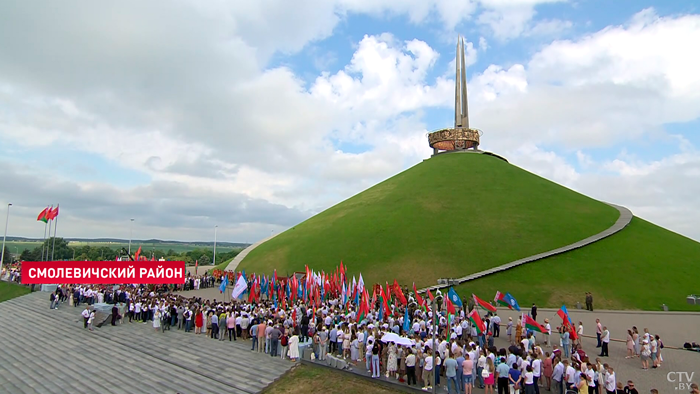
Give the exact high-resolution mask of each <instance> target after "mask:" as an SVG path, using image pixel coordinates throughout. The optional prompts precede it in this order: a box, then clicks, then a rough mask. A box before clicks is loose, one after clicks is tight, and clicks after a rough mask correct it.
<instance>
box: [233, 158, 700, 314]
mask: <svg viewBox="0 0 700 394" xmlns="http://www.w3.org/2000/svg"><path fill="white" fill-rule="evenodd" d="M618 217H619V213H618V212H617V210H615V209H614V208H612V207H610V206H608V205H606V204H603V203H601V202H598V201H595V200H592V199H590V198H588V197H586V196H583V195H581V194H579V193H576V192H574V191H572V190H570V189H567V188H565V187H562V186H560V185H557V184H555V183H553V182H550V181H548V180H545V179H543V178H540V177H538V176H536V175H533V174H531V173H529V172H527V171H524V170H522V169H520V168H518V167H515V166H513V165H510V164H508V163H506V162H504V161H501V160H499V159H497V158H494V157H490V156H485V155H476V154H451V155H443V156H437V157H434V158H431V159H430V160H427V161H424V162H423V163H420V164H418V165H416V166H414V167H412V168H410V169H408V170H406V171H404V172H403V173H401V174H398V175H396V176H394V177H392V178H390V179H388V180H386V181H384V182H382V183H380V184H378V185H376V186H374V187H372V188H370V189H368V190H366V191H364V192H362V193H360V194H358V195H356V196H354V197H352V198H350V199H348V200H346V201H343V202H341V203H339V204H338V205H336V206H334V207H332V208H329V209H328V210H326V211H324V212H322V213H320V214H318V215H316V216H314V217H312V218H310V219H309V220H307V221H305V222H303V223H301V224H299V225H297V226H296V227H294V228H292V229H290V230H288V231H286V232H284V233H282V234H280V235H278V236H277V237H275V238H273V239H272V240H270V241H268V242H266V243H264V244H262V245H261V246H259V247H258V248H256V249H254V250H253V251H252V252H251V253H250V254H249V255H248V256H247V257H246V259H245V260H243V262H242V263H241V265H240V267H241V268H243V269H245V270H246V271H248V272H260V273H272V270H273V269H275V268H277V271H278V273H279V272H281V273H285V272H287V273H289V272H292V271H301V270H303V269H304V265H305V264H308V265H309V267H312V268H313V269H315V270H321V269H323V270H325V271H327V272H329V271H332V270H334V269H335V267H336V265H337V264H338V263H339V262H340V261H341V260H342V261H343V262H344V263H345V264H346V265H347V266H348V267H349V274H350V275H356V274H358V273H359V272H362V275H363V277H364V279H365V283H377V282H379V283H384V282H385V281H393V280H394V279H395V278H396V279H398V281H399V282H400V283H402V284H406V285H408V286H410V285H411V283H412V282H414V281H415V283H416V285H417V286H419V287H421V286H426V285H433V284H435V283H436V280H437V279H438V278H453V277H461V276H465V275H468V274H470V273H474V272H478V271H482V270H485V269H488V268H491V267H494V266H498V265H501V264H505V263H508V262H511V261H514V260H517V259H520V258H523V257H527V256H531V255H534V254H537V253H541V252H544V251H548V250H552V249H555V248H558V247H561V246H565V245H568V244H571V243H573V242H576V241H579V240H582V239H584V238H587V237H588V236H591V235H593V234H596V233H598V232H600V231H602V230H604V229H606V228H608V227H610V226H611V225H612V224H613V223H614V222H615V221H616V220H617V218H618ZM698 277H700V243H698V242H695V241H693V240H691V239H688V238H685V237H683V236H681V235H678V234H676V233H673V232H671V231H668V230H666V229H663V228H661V227H658V226H655V225H653V224H651V223H648V222H646V221H644V220H642V219H639V218H634V220H633V221H632V223H631V224H630V225H629V226H628V227H627V228H625V229H624V230H622V231H621V232H619V233H617V234H615V235H613V236H611V237H610V238H607V239H604V240H602V241H599V242H597V243H595V244H593V245H589V246H586V247H584V248H581V249H578V250H575V251H573V252H569V253H565V254H562V255H559V256H556V257H552V258H549V259H545V260H542V261H540V262H535V263H530V264H526V265H524V266H521V267H517V268H515V269H512V270H509V271H506V272H503V273H498V274H495V275H492V276H488V277H485V278H482V279H479V280H476V281H473V282H469V283H466V284H463V285H461V286H458V287H457V291H458V293H459V294H460V295H462V297H468V296H469V295H470V294H471V293H476V294H478V295H479V296H480V297H482V298H484V299H489V300H490V299H492V297H493V296H494V294H495V293H496V291H497V290H499V291H502V292H506V291H507V292H510V293H512V294H513V295H514V296H515V297H516V299H518V300H519V302H520V304H521V305H530V304H531V303H533V302H534V303H537V304H538V305H540V306H544V307H559V306H561V305H562V304H564V303H566V304H569V305H574V304H575V303H576V302H577V301H580V302H582V303H583V301H584V293H585V292H587V291H590V292H592V293H593V294H594V295H595V297H596V298H595V299H596V306H597V307H598V308H603V309H644V310H661V304H663V303H665V304H666V305H668V306H669V308H670V309H671V310H697V309H698V308H697V307H695V306H691V305H687V304H686V296H687V295H689V294H698V293H700V281H698V279H697V278H698Z"/></svg>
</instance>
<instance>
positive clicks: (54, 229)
mask: <svg viewBox="0 0 700 394" xmlns="http://www.w3.org/2000/svg"><path fill="white" fill-rule="evenodd" d="M59 206H60V204H58V205H56V211H58V207H59ZM53 220H54V222H53V244H52V245H51V261H53V250H54V248H55V247H56V227H58V212H56V217H55V218H54V219H53ZM47 254H48V253H47Z"/></svg>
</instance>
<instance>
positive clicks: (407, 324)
mask: <svg viewBox="0 0 700 394" xmlns="http://www.w3.org/2000/svg"><path fill="white" fill-rule="evenodd" d="M410 330H411V318H410V317H409V315H408V308H406V311H405V312H404V316H403V331H404V335H408V332H409V331H410Z"/></svg>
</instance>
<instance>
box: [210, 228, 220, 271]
mask: <svg viewBox="0 0 700 394" xmlns="http://www.w3.org/2000/svg"><path fill="white" fill-rule="evenodd" d="M218 228H219V226H214V259H213V260H212V262H211V264H212V265H216V230H217V229H218Z"/></svg>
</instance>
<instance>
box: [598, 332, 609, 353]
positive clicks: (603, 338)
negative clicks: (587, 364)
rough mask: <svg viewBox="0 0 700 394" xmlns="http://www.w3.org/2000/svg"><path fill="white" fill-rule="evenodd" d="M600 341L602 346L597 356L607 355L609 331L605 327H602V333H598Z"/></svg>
mask: <svg viewBox="0 0 700 394" xmlns="http://www.w3.org/2000/svg"><path fill="white" fill-rule="evenodd" d="M600 337H601V341H602V342H603V347H602V349H601V351H600V354H599V356H601V357H608V345H609V344H610V331H608V328H607V327H603V333H602V334H601V335H600Z"/></svg>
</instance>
